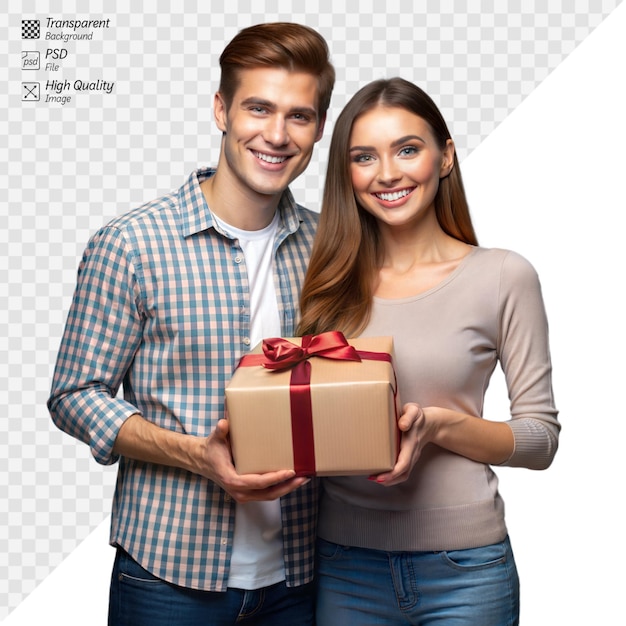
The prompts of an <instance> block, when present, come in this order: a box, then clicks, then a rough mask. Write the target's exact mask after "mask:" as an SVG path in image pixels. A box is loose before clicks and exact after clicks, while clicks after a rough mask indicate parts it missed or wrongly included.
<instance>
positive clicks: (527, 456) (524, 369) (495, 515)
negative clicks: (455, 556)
mask: <svg viewBox="0 0 626 626" xmlns="http://www.w3.org/2000/svg"><path fill="white" fill-rule="evenodd" d="M379 335H393V337H394V345H395V352H396V355H395V356H396V361H395V363H396V372H397V376H398V387H399V392H400V397H401V400H402V402H410V401H414V402H417V403H419V404H421V405H422V406H440V407H445V408H449V409H453V410H457V411H461V412H463V413H467V414H470V415H475V416H477V417H482V412H483V402H484V395H485V391H486V389H487V385H488V384H489V379H490V377H491V374H492V372H493V371H494V368H495V367H496V363H497V362H498V361H499V362H500V364H501V366H502V369H503V371H504V373H505V377H506V383H507V387H508V391H509V398H510V407H511V414H510V416H500V418H501V419H503V420H507V423H508V424H509V426H510V427H511V429H512V431H513V434H514V437H515V451H514V452H513V454H512V455H511V457H510V458H509V459H508V460H507V462H506V463H504V464H503V465H509V466H518V467H528V468H532V469H543V468H545V467H547V466H548V465H549V464H550V463H551V461H552V459H553V457H554V454H555V453H556V449H557V445H558V435H559V429H560V426H559V422H558V421H557V410H556V408H555V405H554V399H553V394H552V382H551V363H550V352H549V346H548V324H547V320H546V315H545V310H544V305H543V299H542V296H541V287H540V284H539V280H538V277H537V274H536V272H535V270H534V269H533V267H532V266H531V265H530V264H529V263H528V261H526V260H525V259H524V258H522V257H521V256H519V255H518V254H516V253H514V252H510V251H507V250H500V249H486V248H475V249H474V250H472V251H471V252H470V254H469V255H468V256H466V257H465V258H464V259H463V261H462V262H461V264H460V265H459V266H458V267H457V269H456V270H455V271H454V272H453V273H452V274H451V275H450V276H449V277H448V278H447V279H445V280H444V281H443V282H442V283H440V284H439V285H437V286H436V287H434V288H433V289H431V290H429V291H427V292H426V293H422V294H420V295H418V296H414V297H410V298H402V299H398V300H385V299H380V298H375V300H374V304H373V311H372V318H371V321H370V323H369V325H368V326H367V328H366V330H365V332H364V333H363V336H379ZM489 417H490V418H492V419H499V418H498V417H496V416H489ZM322 484H323V486H324V490H323V495H322V501H321V508H320V520H319V522H320V525H319V534H320V536H321V537H323V538H324V539H326V540H328V541H333V542H335V543H339V544H343V545H352V546H360V547H369V548H374V549H380V550H454V549H462V548H471V547H478V546H483V545H488V544H490V543H495V542H497V541H500V540H502V539H504V537H505V535H506V533H507V530H506V525H505V520H504V504H503V502H502V498H501V497H500V494H499V493H498V479H497V477H496V475H495V473H494V471H493V470H492V468H491V467H490V466H489V465H485V464H483V463H477V462H475V461H471V460H469V459H467V458H465V457H461V456H459V455H457V454H454V453H451V452H448V451H446V450H443V449H442V448H440V447H438V446H435V445H432V444H430V445H428V446H427V447H426V448H425V450H424V451H423V454H422V456H421V457H420V459H419V461H418V463H417V465H416V466H415V467H414V469H413V471H412V473H411V476H410V478H409V479H408V480H407V481H406V482H405V483H403V484H401V485H397V486H394V487H383V486H381V485H378V484H375V483H373V482H372V481H369V480H368V479H367V477H362V476H359V477H331V478H324V479H323V480H322Z"/></svg>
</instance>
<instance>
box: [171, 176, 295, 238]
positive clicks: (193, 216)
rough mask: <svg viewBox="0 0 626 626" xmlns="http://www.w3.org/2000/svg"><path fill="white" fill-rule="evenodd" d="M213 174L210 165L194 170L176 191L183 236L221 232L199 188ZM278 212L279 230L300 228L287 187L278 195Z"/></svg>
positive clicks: (287, 230) (291, 231) (293, 202)
mask: <svg viewBox="0 0 626 626" xmlns="http://www.w3.org/2000/svg"><path fill="white" fill-rule="evenodd" d="M213 174H215V169H214V168H210V167H207V168H201V169H197V170H194V171H193V172H192V173H191V175H190V176H189V178H188V179H187V182H186V183H185V184H184V185H183V186H182V187H181V188H180V190H179V191H178V206H179V207H180V221H181V230H182V233H183V236H184V237H189V236H191V235H194V234H195V233H199V232H201V231H203V230H208V229H210V228H214V229H215V230H217V231H218V232H222V231H221V229H220V228H219V226H218V225H217V224H216V223H215V222H214V220H213V215H212V213H211V210H210V208H209V206H208V205H207V203H206V200H205V198H204V194H203V193H202V190H201V189H200V183H202V182H203V181H205V180H206V179H207V178H209V177H210V176H213ZM278 213H279V216H280V221H279V226H278V229H279V231H286V232H287V233H288V234H291V233H295V232H296V231H297V230H298V228H300V222H301V220H300V215H299V213H298V205H297V204H296V202H295V200H294V198H293V195H292V193H291V191H290V190H289V189H285V191H284V192H283V194H282V196H281V197H280V200H279V202H278ZM222 234H223V233H222Z"/></svg>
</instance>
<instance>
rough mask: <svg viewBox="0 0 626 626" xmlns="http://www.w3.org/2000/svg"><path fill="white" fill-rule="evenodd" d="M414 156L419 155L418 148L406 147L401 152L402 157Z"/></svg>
mask: <svg viewBox="0 0 626 626" xmlns="http://www.w3.org/2000/svg"><path fill="white" fill-rule="evenodd" d="M414 154H417V148H416V147H415V146H405V147H404V148H402V150H400V155H401V156H412V155H414Z"/></svg>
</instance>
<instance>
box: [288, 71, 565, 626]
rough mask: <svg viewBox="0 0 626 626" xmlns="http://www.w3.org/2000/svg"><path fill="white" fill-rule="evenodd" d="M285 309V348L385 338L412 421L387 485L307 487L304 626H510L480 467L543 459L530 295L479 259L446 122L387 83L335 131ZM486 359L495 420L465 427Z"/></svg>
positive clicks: (412, 89)
mask: <svg viewBox="0 0 626 626" xmlns="http://www.w3.org/2000/svg"><path fill="white" fill-rule="evenodd" d="M301 309H302V321H301V324H300V328H299V331H300V333H301V334H315V333H319V332H323V331H327V330H341V331H343V332H344V334H345V335H346V336H357V335H361V336H380V335H392V336H393V337H394V344H395V356H396V371H397V376H398V385H399V392H400V396H401V398H402V399H403V401H404V402H406V403H408V404H407V405H406V406H405V410H406V411H409V412H410V411H412V412H413V414H414V415H416V416H417V417H416V421H415V423H414V425H413V428H412V429H411V431H410V432H409V433H405V437H409V436H410V437H412V443H411V446H410V448H407V447H405V446H403V452H402V453H401V454H402V455H403V460H402V471H399V469H398V468H399V466H400V461H399V463H398V465H397V466H396V468H394V470H393V471H392V472H389V473H387V474H381V475H379V476H374V477H370V479H369V480H368V479H367V478H366V477H332V478H325V479H323V486H324V489H323V496H322V501H321V504H320V520H319V545H318V556H319V597H318V607H317V620H318V624H321V625H323V626H332V625H334V624H341V625H342V626H345V624H359V626H365V625H367V624H389V625H391V624H420V625H424V624H431V623H435V622H437V623H445V624H446V626H449V625H451V624H467V625H472V626H475V625H476V624H480V625H481V626H506V625H509V624H517V623H518V619H519V617H518V616H519V582H518V578H517V572H516V567H515V561H514V558H513V553H512V550H511V546H510V543H509V539H508V533H507V528H506V525H505V519H504V504H503V501H502V498H501V497H500V495H499V493H498V481H497V477H496V475H495V474H494V472H493V470H492V467H491V466H492V465H507V466H519V467H527V468H532V469H544V468H546V467H548V466H549V465H550V463H551V462H552V459H553V457H554V454H555V453H556V449H557V445H558V436H559V430H560V426H559V422H558V421H557V410H556V408H555V406H554V401H553V395H552V383H551V363H550V354H549V346H548V326H547V321H546V316H545V310H544V305H543V300H542V296H541V289H540V284H539V281H538V277H537V274H536V272H535V271H534V269H533V268H532V266H531V265H530V264H529V263H528V261H526V260H525V259H524V258H522V257H521V256H519V255H518V254H516V253H514V252H511V251H507V250H501V249H486V248H481V247H479V246H478V243H477V240H476V236H475V234H474V229H473V227H472V223H471V219H470V215H469V210H468V206H467V201H466V198H465V193H464V189H463V183H462V179H461V173H460V171H459V164H458V161H457V158H456V155H455V149H454V143H453V141H452V139H451V137H450V133H449V132H448V129H447V127H446V124H445V121H444V120H443V118H442V116H441V113H440V112H439V110H438V109H437V107H436V105H435V104H434V103H433V101H432V100H431V98H430V97H429V96H428V95H427V94H425V93H424V92H423V91H422V90H421V89H419V88H418V87H416V86H415V85H413V84H411V83H409V82H407V81H405V80H403V79H400V78H393V79H390V80H379V81H376V82H373V83H371V84H369V85H367V86H366V87H364V88H363V89H361V90H360V91H359V92H357V94H356V95H355V96H354V97H353V98H352V99H351V101H350V102H349V103H348V104H347V106H346V107H345V109H344V110H343V112H342V113H341V115H340V116H339V118H338V120H337V122H336V125H335V129H334V133H333V138H332V142H331V147H330V155H329V164H328V172H327V179H326V186H325V190H324V199H323V206H322V210H321V221H320V225H319V229H318V232H317V235H316V240H315V244H314V247H313V253H312V257H311V261H310V264H309V269H308V273H307V277H306V279H305V283H304V287H303V291H302V296H301ZM498 362H500V364H501V366H502V368H503V370H504V372H505V375H506V381H507V386H508V390H509V396H510V402H511V415H510V419H508V421H503V420H501V421H489V420H486V419H482V410H483V401H484V394H485V390H486V388H487V385H488V382H489V379H490V376H491V374H492V372H493V370H494V368H495V367H496V364H497V363H498ZM409 449H410V450H411V452H410V458H409V460H408V461H407V458H406V455H407V450H409Z"/></svg>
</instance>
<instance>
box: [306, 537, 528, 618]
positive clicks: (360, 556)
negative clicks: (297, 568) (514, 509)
mask: <svg viewBox="0 0 626 626" xmlns="http://www.w3.org/2000/svg"><path fill="white" fill-rule="evenodd" d="M317 556H318V563H319V566H318V597H317V624H318V625H319V626H335V625H337V626H350V625H352V624H355V625H356V624H358V626H370V625H372V626H373V625H376V626H401V625H404V624H413V625H416V626H418V625H419V626H430V625H431V624H440V625H445V626H461V625H464V626H514V625H516V624H518V623H519V580H518V577H517V569H516V567H515V560H514V558H513V552H512V550H511V545H510V543H509V540H508V538H507V539H506V540H505V541H503V542H501V543H496V544H494V545H490V546H485V547H482V548H471V549H468V550H452V551H449V552H382V551H378V550H368V549H362V548H352V547H346V546H339V545H336V544H334V543H329V542H328V541H324V540H323V539H319V540H318V544H317Z"/></svg>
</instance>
